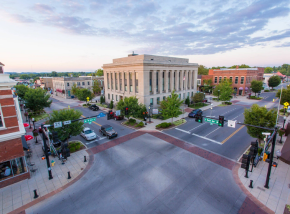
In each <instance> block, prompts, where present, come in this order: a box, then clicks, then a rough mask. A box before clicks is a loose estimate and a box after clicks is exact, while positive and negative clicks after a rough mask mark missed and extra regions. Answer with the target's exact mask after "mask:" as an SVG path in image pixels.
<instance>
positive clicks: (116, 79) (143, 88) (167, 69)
mask: <svg viewBox="0 0 290 214" xmlns="http://www.w3.org/2000/svg"><path fill="white" fill-rule="evenodd" d="M188 61H189V60H188V59H184V58H176V57H165V56H154V55H146V54H144V55H137V54H134V53H133V54H129V55H128V57H124V58H118V59H113V63H110V64H104V65H103V70H104V81H105V84H104V85H105V97H106V102H110V101H111V100H113V101H114V103H116V102H118V101H119V100H120V99H123V98H124V97H130V96H136V97H137V98H138V100H139V103H143V104H145V105H146V106H148V105H149V104H151V105H152V106H153V107H157V106H158V105H159V104H160V102H161V101H162V100H164V99H165V98H166V97H168V96H170V94H171V92H172V91H173V90H175V92H176V93H177V94H178V95H179V97H180V98H181V99H186V98H187V97H191V96H192V95H193V94H194V93H196V90H197V81H196V80H197V72H198V64H197V63H189V62H188Z"/></svg>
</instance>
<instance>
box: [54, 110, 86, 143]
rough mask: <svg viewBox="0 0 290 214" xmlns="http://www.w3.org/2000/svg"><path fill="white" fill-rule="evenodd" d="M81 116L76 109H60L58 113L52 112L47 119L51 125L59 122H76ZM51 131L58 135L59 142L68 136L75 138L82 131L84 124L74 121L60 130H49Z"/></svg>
mask: <svg viewBox="0 0 290 214" xmlns="http://www.w3.org/2000/svg"><path fill="white" fill-rule="evenodd" d="M81 116H82V112H81V111H80V110H77V109H62V110H59V111H56V110H53V112H52V113H51V115H50V117H49V123H50V124H51V125H53V123H55V122H59V121H67V120H77V119H79V118H80V117H81ZM49 129H50V130H52V131H56V132H57V133H58V137H59V139H60V140H62V141H64V140H66V139H67V141H68V138H69V136H77V135H79V134H80V133H81V132H82V130H83V129H84V123H83V122H82V121H75V122H72V123H71V124H69V125H63V126H62V127H61V128H56V129H55V128H53V127H50V128H49Z"/></svg>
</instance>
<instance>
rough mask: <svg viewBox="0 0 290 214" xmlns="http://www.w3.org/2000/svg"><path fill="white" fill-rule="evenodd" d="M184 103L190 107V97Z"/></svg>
mask: <svg viewBox="0 0 290 214" xmlns="http://www.w3.org/2000/svg"><path fill="white" fill-rule="evenodd" d="M184 103H185V104H186V105H187V106H189V104H190V99H189V97H187V98H186V99H185V101H184Z"/></svg>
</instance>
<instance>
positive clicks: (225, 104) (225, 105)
mask: <svg viewBox="0 0 290 214" xmlns="http://www.w3.org/2000/svg"><path fill="white" fill-rule="evenodd" d="M218 106H228V105H226V104H219V105H218Z"/></svg>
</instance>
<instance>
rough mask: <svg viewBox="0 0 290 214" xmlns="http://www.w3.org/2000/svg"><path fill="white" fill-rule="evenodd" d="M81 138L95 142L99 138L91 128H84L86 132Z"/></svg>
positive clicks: (83, 132)
mask: <svg viewBox="0 0 290 214" xmlns="http://www.w3.org/2000/svg"><path fill="white" fill-rule="evenodd" d="M81 136H82V137H84V138H85V139H86V140H94V139H96V138H97V135H96V133H95V132H94V131H92V130H91V129H90V128H84V130H83V131H82V133H81Z"/></svg>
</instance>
